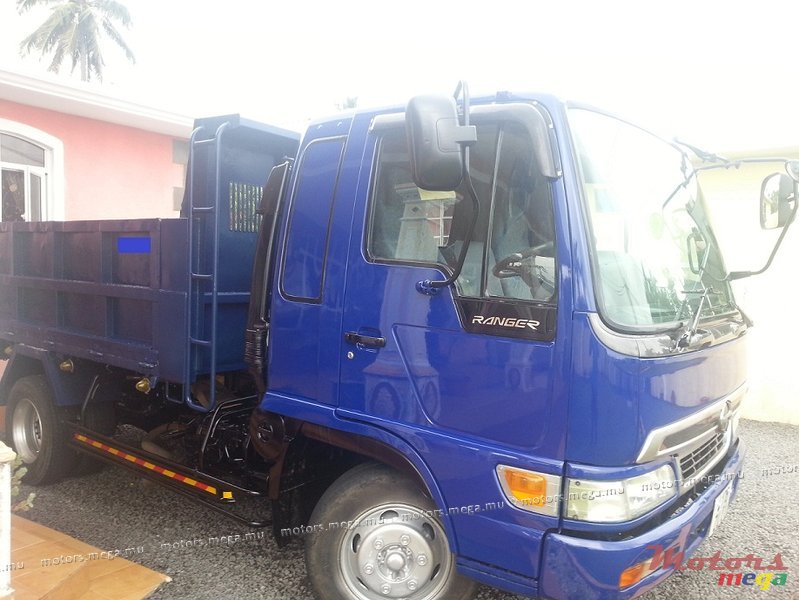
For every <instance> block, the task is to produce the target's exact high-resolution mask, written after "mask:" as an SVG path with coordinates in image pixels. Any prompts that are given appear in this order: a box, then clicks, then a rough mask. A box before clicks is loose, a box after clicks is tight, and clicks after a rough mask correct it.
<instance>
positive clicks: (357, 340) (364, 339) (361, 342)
mask: <svg viewBox="0 0 799 600" xmlns="http://www.w3.org/2000/svg"><path fill="white" fill-rule="evenodd" d="M344 339H345V340H346V341H347V343H348V344H355V345H356V346H366V347H368V348H382V347H383V346H385V345H386V338H384V337H375V336H371V335H363V334H361V333H355V332H354V331H348V332H347V333H345V334H344Z"/></svg>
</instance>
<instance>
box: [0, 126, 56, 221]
mask: <svg viewBox="0 0 799 600" xmlns="http://www.w3.org/2000/svg"><path fill="white" fill-rule="evenodd" d="M45 157H46V151H45V149H44V148H42V147H40V146H38V145H36V144H34V143H32V142H29V141H27V140H24V139H22V138H19V137H16V136H13V135H9V134H6V133H0V180H2V190H3V191H2V199H3V206H2V220H3V221H41V220H42V218H43V216H44V214H45V212H46V194H47V191H46V189H45V187H44V186H45V185H46V177H45V176H46V170H45Z"/></svg>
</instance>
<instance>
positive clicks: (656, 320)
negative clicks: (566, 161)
mask: <svg viewBox="0 0 799 600" xmlns="http://www.w3.org/2000/svg"><path fill="white" fill-rule="evenodd" d="M569 120H570V125H571V130H572V135H573V137H574V142H575V145H576V149H577V154H578V160H579V165H580V177H581V180H582V187H583V197H584V199H585V202H586V206H587V212H588V215H589V220H590V225H591V233H592V240H591V241H592V244H591V245H592V252H593V263H594V277H595V279H596V282H595V287H596V293H597V300H598V304H599V309H600V312H601V313H602V316H603V318H604V319H605V320H606V321H607V322H608V323H609V324H610V325H612V326H616V327H617V328H620V329H623V330H642V329H643V330H665V329H670V328H674V327H679V326H683V325H686V324H687V323H689V322H690V321H692V320H693V319H694V317H696V316H697V315H696V313H697V312H699V315H698V318H707V317H711V316H716V315H719V314H724V313H726V312H729V311H732V310H734V309H735V305H734V300H733V297H732V291H731V289H730V285H729V283H728V282H726V281H725V280H724V277H725V269H724V264H723V262H722V259H721V255H720V253H719V250H718V244H717V243H716V240H715V236H714V235H713V232H712V230H711V228H710V225H709V223H708V220H707V213H706V211H705V207H704V203H703V201H702V196H701V190H700V189H699V187H698V184H697V181H696V178H695V177H694V178H689V179H688V178H687V175H689V174H690V173H691V170H692V166H691V164H690V162H689V161H688V159H687V157H686V156H685V155H684V154H683V153H682V152H680V151H679V150H678V149H677V148H675V147H674V146H671V145H670V144H668V143H666V142H664V141H663V140H661V139H659V138H657V137H655V136H654V135H652V134H650V133H647V132H646V131H644V130H642V129H639V128H637V127H634V126H632V125H629V124H627V123H625V122H623V121H619V120H618V119H614V118H612V117H609V116H606V115H603V114H601V113H597V112H594V111H590V110H585V109H572V110H570V111H569ZM686 179H688V181H687V182H686Z"/></svg>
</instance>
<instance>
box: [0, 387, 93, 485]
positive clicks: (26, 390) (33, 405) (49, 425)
mask: <svg viewBox="0 0 799 600" xmlns="http://www.w3.org/2000/svg"><path fill="white" fill-rule="evenodd" d="M6 414H7V417H6V421H7V428H8V431H7V435H8V439H9V440H10V441H11V443H12V445H13V446H14V450H15V451H16V452H17V454H18V455H19V457H20V458H21V459H22V462H24V463H25V466H26V467H27V469H28V472H27V473H26V474H25V477H23V480H24V481H25V483H28V484H31V485H40V484H45V483H51V482H53V481H56V480H58V479H61V478H62V477H64V476H66V475H68V474H69V473H70V472H71V471H72V469H73V468H74V466H75V463H76V461H77V458H78V456H77V453H76V452H75V451H74V450H72V449H71V448H69V447H67V445H66V438H67V434H66V430H65V427H64V420H63V415H62V411H61V410H60V409H59V408H58V407H56V406H55V404H54V403H53V394H52V392H51V391H50V386H49V385H48V384H47V381H46V380H45V378H44V377H43V376H42V375H32V376H29V377H22V378H21V379H18V380H17V381H16V383H14V385H13V386H12V387H11V392H10V393H9V395H8V408H7V413H6Z"/></svg>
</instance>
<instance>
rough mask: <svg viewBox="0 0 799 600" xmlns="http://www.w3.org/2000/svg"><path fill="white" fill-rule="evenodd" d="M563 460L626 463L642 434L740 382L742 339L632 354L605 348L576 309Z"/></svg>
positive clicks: (636, 450) (634, 454) (703, 404)
mask: <svg viewBox="0 0 799 600" xmlns="http://www.w3.org/2000/svg"><path fill="white" fill-rule="evenodd" d="M573 344H574V346H573V348H574V357H573V360H572V364H573V370H572V382H573V388H572V397H571V399H570V408H571V410H570V415H569V429H568V431H569V433H568V446H567V447H568V450H567V460H569V461H574V462H578V463H584V464H588V465H605V466H621V465H627V464H632V463H634V462H635V459H636V458H637V456H638V453H639V451H640V450H641V446H642V444H643V442H644V439H645V438H646V436H647V434H648V433H649V432H650V431H652V429H654V428H656V427H660V426H663V425H666V424H668V423H671V422H673V421H676V420H678V419H681V418H683V417H686V416H688V415H689V414H691V413H694V412H696V411H697V410H700V409H701V408H703V407H706V406H707V405H709V404H711V403H712V402H714V401H717V400H719V399H720V398H722V397H724V396H726V395H728V394H730V393H732V392H733V391H735V390H736V389H737V388H738V387H739V386H741V385H742V384H743V383H744V382H745V380H746V345H745V338H740V339H736V340H733V341H730V342H727V343H725V344H720V345H718V346H714V347H711V348H707V349H705V350H699V351H696V352H689V353H686V354H682V355H677V356H669V357H664V358H647V359H638V358H633V357H629V356H623V355H621V354H618V353H616V352H613V351H612V350H609V349H608V348H606V347H604V346H603V345H602V343H601V342H600V341H599V340H598V339H597V337H596V336H595V335H594V332H593V331H592V329H591V325H590V323H589V321H588V316H587V315H586V314H585V313H576V314H575V316H574V329H573Z"/></svg>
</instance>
